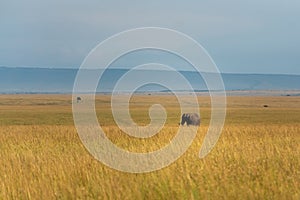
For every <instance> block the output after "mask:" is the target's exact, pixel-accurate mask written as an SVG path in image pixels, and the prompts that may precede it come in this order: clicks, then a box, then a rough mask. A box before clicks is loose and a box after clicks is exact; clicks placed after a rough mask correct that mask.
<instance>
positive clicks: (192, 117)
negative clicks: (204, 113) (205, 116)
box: [181, 113, 200, 126]
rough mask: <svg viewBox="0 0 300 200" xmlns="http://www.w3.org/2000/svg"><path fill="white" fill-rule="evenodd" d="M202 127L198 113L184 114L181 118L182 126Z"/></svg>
mask: <svg viewBox="0 0 300 200" xmlns="http://www.w3.org/2000/svg"><path fill="white" fill-rule="evenodd" d="M185 123H186V125H188V126H189V125H192V126H200V116H199V115H198V114H197V113H184V114H182V117H181V125H182V126H183V125H184V124H185Z"/></svg>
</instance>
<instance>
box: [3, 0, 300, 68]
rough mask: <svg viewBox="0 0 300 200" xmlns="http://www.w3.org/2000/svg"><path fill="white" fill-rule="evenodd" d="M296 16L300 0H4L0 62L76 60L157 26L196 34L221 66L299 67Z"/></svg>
mask: <svg viewBox="0 0 300 200" xmlns="http://www.w3.org/2000/svg"><path fill="white" fill-rule="evenodd" d="M299 20H300V1H299V0H285V1H283V0H280V1H279V0H277V1H276V0H253V1H241V0H226V1H224V0H209V1H207V0H206V1H200V0H197V1H196V0H195V1H174V0H172V1H171V0H170V1H169V0H165V1H153V0H152V1H134V0H131V1H113V0H110V1H99V0H97V1H96V0H94V1H92V0H90V1H83V0H82V1H79V0H72V1H62V0H44V1H41V0H36V1H33V0H29V1H26V0H21V1H20V0H0V66H12V67H15V66H28V67H30V66H36V67H73V68H75V67H79V66H80V64H81V63H82V61H83V59H84V58H85V56H86V55H87V53H88V52H89V51H90V50H91V49H92V48H93V47H95V46H96V45H97V44H98V43H99V42H101V41H102V40H104V39H106V38H107V37H109V36H111V35H113V34H116V33H118V32H120V31H124V30H126V29H131V28H137V27H145V26H158V27H166V28H171V29H175V30H178V31H180V32H183V33H185V34H187V35H189V36H191V37H192V38H194V39H195V40H197V41H198V42H199V43H200V44H202V46H203V47H205V48H206V50H207V51H208V52H209V54H210V55H211V56H212V58H213V59H214V61H215V62H216V64H217V66H218V67H219V69H220V71H222V72H235V73H284V74H300V23H299ZM167 57H168V56H167ZM137 59H140V60H141V61H143V58H142V57H140V58H137ZM130 60H131V59H127V61H126V59H125V60H124V65H126V64H130ZM126 62H128V63H126Z"/></svg>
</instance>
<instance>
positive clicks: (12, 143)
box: [0, 95, 300, 199]
mask: <svg viewBox="0 0 300 200" xmlns="http://www.w3.org/2000/svg"><path fill="white" fill-rule="evenodd" d="M18 98H19V97H18V96H2V97H0V100H1V101H2V105H1V106H0V112H1V113H0V114H1V118H0V123H1V126H0V199H57V198H62V199H76V198H77V199H88V198H90V199H108V198H109V199H300V190H299V188H300V121H299V119H300V112H299V111H300V104H299V100H300V98H288V97H277V98H270V97H264V98H262V97H259V98H257V97H230V98H229V99H228V100H229V106H228V117H227V119H226V120H227V121H226V125H225V127H224V131H223V132H222V135H221V137H220V139H219V141H218V143H217V146H216V147H215V148H214V149H213V151H212V152H211V153H210V154H209V155H208V156H207V157H206V158H204V159H199V158H198V154H199V150H200V148H201V144H202V142H203V138H204V136H205V133H206V131H207V128H208V124H209V115H210V110H209V108H208V107H207V106H208V105H209V99H208V98H207V97H199V100H200V101H201V102H202V104H203V105H205V106H204V107H203V109H201V115H202V119H203V124H202V125H201V127H200V128H199V130H198V133H197V137H196V139H195V140H194V142H193V143H192V145H191V147H190V148H189V149H188V151H187V152H186V153H185V154H184V155H183V156H182V157H181V158H180V159H179V160H177V161H176V162H175V163H173V164H172V165H170V166H169V167H167V168H164V169H162V170H159V171H155V172H151V173H146V174H129V173H124V172H119V171H116V170H113V169H111V168H109V167H107V166H105V165H103V164H102V163H100V162H98V161H96V160H95V159H94V158H93V157H92V156H91V155H90V154H89V153H88V151H87V150H86V149H85V148H84V146H83V145H82V143H81V142H80V140H79V137H78V135H77V133H76V130H75V128H74V126H73V125H72V124H73V121H72V113H71V101H70V96H59V95H58V96H43V95H41V96H26V97H24V100H23V102H22V103H19V104H18V103H16V102H18V100H17V99H18ZM107 98H108V96H101V97H98V98H97V111H98V112H97V114H98V118H99V121H100V122H102V123H103V126H104V127H103V129H104V131H105V132H106V133H107V136H108V137H109V138H110V139H111V141H113V142H114V143H115V144H117V145H118V146H120V147H122V148H124V149H127V150H131V151H138V150H140V151H152V150H155V149H159V148H161V147H162V146H164V145H167V144H168V142H169V140H170V139H172V137H173V136H174V132H176V130H177V127H178V125H177V123H178V120H179V119H178V117H179V118H180V113H179V114H178V108H177V107H176V102H175V103H174V101H173V99H172V98H173V97H159V101H160V102H161V103H163V104H164V105H165V108H166V109H167V110H168V114H169V116H168V121H167V124H166V127H165V128H164V129H163V130H162V131H161V132H160V133H159V134H157V135H156V136H154V137H153V138H150V139H143V140H142V139H133V138H131V137H129V136H127V135H125V134H124V133H122V131H120V130H119V129H118V128H117V127H116V126H115V124H114V122H113V120H112V118H111V113H110V112H109V106H108V105H109V102H108V101H107ZM134 98H137V99H133V100H132V101H139V102H143V99H144V101H145V104H142V105H145V106H141V107H139V108H137V107H135V106H134V105H133V106H132V109H133V110H132V112H133V113H132V116H133V118H134V119H135V120H136V121H137V122H138V123H143V122H144V121H146V120H149V119H148V106H147V103H151V102H154V101H156V100H157V97H153V96H151V97H144V96H137V97H134ZM170 98H171V100H170ZM41 99H42V100H41ZM13 101H15V103H14V104H12V103H11V102H13ZM48 101H51V102H61V104H62V105H48V104H47V102H48ZM5 102H7V103H8V104H10V105H7V104H5ZM36 102H38V103H41V102H44V104H45V105H36ZM105 102H106V103H105ZM170 102H171V103H170ZM156 103H157V102H156ZM277 103H280V106H278V105H277ZM264 104H268V105H269V107H268V108H263V105H264ZM57 117H59V119H56V118H57ZM169 118H170V119H169ZM22 124H26V125H22Z"/></svg>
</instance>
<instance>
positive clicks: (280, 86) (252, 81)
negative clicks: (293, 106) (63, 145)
mask: <svg viewBox="0 0 300 200" xmlns="http://www.w3.org/2000/svg"><path fill="white" fill-rule="evenodd" d="M77 71H78V70H77V69H56V68H11V67H0V93H71V92H72V89H73V83H74V80H75V77H76V74H77ZM127 71H128V70H127V69H109V70H106V71H105V72H104V74H103V78H102V79H101V81H100V83H99V86H98V89H97V92H110V91H112V89H113V88H114V85H115V83H116V81H117V80H118V79H119V78H120V77H121V76H122V75H123V74H125V73H126V72H127ZM138 73H141V71H139V72H138ZM143 73H144V74H147V75H149V76H156V77H158V78H161V79H167V78H169V79H172V78H170V77H172V73H174V72H170V71H157V70H149V71H143ZM180 73H181V74H182V75H183V76H184V77H185V78H186V79H187V80H189V82H190V84H191V85H192V87H193V88H194V90H196V91H206V90H207V88H206V85H205V83H204V81H203V79H202V77H201V76H200V75H199V74H198V73H196V72H190V71H181V72H180ZM222 77H223V80H224V84H225V88H226V90H239V91H242V90H300V75H269V74H222ZM133 81H134V80H133ZM170 81H171V82H172V81H173V82H172V84H174V87H175V88H178V90H182V88H181V83H178V81H177V80H170ZM139 91H141V92H149V91H160V92H164V91H165V92H166V91H168V89H167V88H164V87H161V86H158V85H147V86H144V87H142V88H139Z"/></svg>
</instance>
